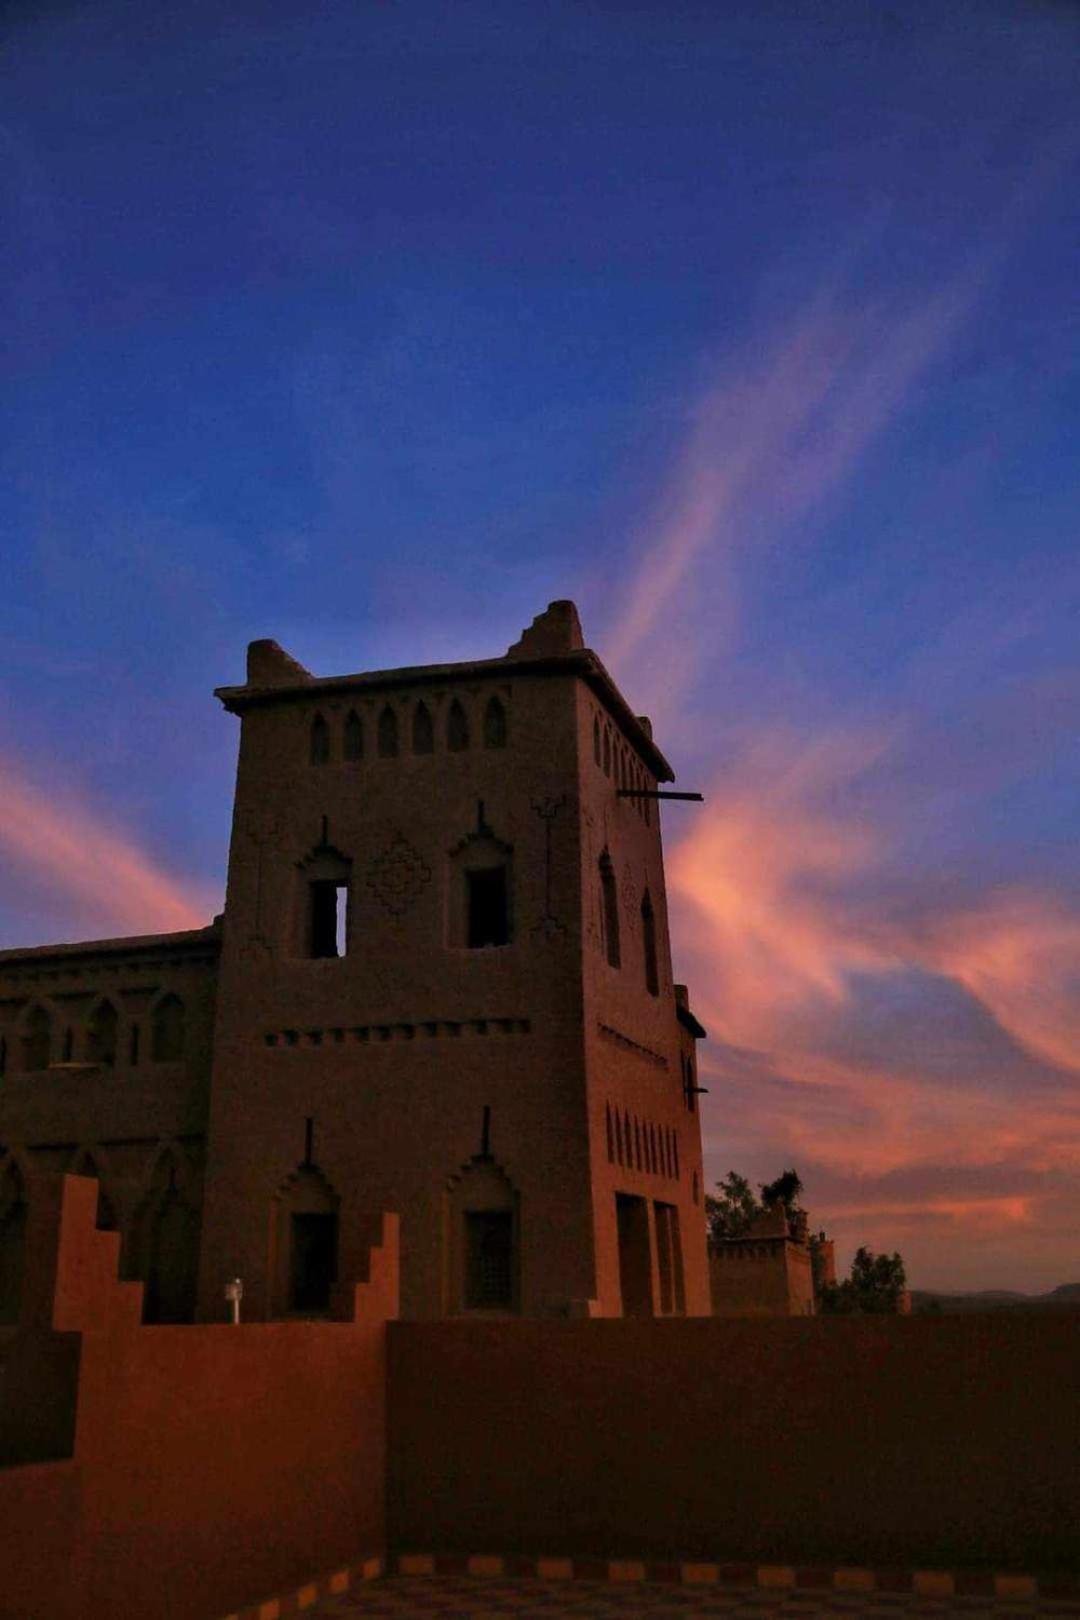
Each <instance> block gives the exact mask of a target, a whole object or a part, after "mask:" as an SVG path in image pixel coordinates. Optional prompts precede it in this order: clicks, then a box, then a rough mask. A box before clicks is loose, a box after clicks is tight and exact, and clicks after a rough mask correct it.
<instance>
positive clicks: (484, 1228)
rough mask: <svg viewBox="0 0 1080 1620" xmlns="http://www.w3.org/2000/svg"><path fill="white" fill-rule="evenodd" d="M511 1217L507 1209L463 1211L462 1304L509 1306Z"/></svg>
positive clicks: (511, 1288) (485, 1307)
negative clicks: (463, 1276)
mask: <svg viewBox="0 0 1080 1620" xmlns="http://www.w3.org/2000/svg"><path fill="white" fill-rule="evenodd" d="M513 1254H514V1217H513V1212H512V1211H511V1210H508V1209H470V1210H467V1211H466V1213H465V1308H466V1310H470V1311H476V1310H511V1309H512V1308H513V1303H514V1277H513Z"/></svg>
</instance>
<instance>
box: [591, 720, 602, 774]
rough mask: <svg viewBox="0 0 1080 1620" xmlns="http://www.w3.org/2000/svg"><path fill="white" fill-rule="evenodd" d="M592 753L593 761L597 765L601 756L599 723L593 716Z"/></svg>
mask: <svg viewBox="0 0 1080 1620" xmlns="http://www.w3.org/2000/svg"><path fill="white" fill-rule="evenodd" d="M592 751H593V759H594V760H595V761H596V763H597V764H598V765H599V764H600V761H601V759H602V758H603V755H602V753H601V750H600V721H599V720H598V719H597V717H596V715H595V714H594V715H593V723H592Z"/></svg>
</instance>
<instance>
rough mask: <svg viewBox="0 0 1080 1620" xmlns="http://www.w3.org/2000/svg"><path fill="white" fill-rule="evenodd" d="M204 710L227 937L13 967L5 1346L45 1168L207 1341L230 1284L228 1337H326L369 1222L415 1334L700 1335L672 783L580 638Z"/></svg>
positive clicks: (10, 956)
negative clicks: (246, 1333) (93, 1194)
mask: <svg viewBox="0 0 1080 1620" xmlns="http://www.w3.org/2000/svg"><path fill="white" fill-rule="evenodd" d="M218 696H219V698H220V699H221V701H222V703H223V704H224V706H225V708H226V709H227V710H228V711H229V712H230V713H231V714H234V715H236V716H238V718H239V720H240V726H241V732H240V757H239V767H238V773H237V784H236V798H235V805H234V814H233V827H232V841H231V846H230V854H229V876H228V890H227V899H226V905H225V910H224V914H223V917H222V918H219V919H217V920H216V921H215V922H214V923H213V924H212V925H211V926H210V927H208V928H205V929H200V930H195V931H193V932H189V933H179V934H166V935H155V936H152V937H148V938H136V939H121V940H108V941H98V942H94V943H91V944H79V945H55V946H44V947H39V948H35V949H29V950H15V951H5V952H0V1144H2V1150H6V1152H4V1151H2V1150H0V1152H2V1156H0V1321H3V1320H8V1321H11V1320H13V1319H14V1317H15V1315H16V1313H17V1309H18V1296H19V1287H20V1282H19V1279H20V1275H21V1267H22V1264H23V1259H22V1233H23V1230H24V1228H25V1223H26V1212H27V1208H28V1205H29V1202H30V1201H31V1200H32V1198H33V1184H34V1178H35V1175H36V1173H37V1172H38V1171H40V1170H67V1169H73V1170H77V1171H80V1172H82V1173H87V1174H93V1175H96V1176H97V1177H98V1179H99V1181H100V1185H101V1194H100V1203H99V1224H100V1225H101V1226H104V1227H110V1228H114V1229H116V1230H118V1231H119V1232H120V1233H121V1235H122V1261H121V1263H122V1268H123V1272H124V1275H125V1276H127V1277H130V1278H139V1279H142V1280H143V1281H144V1282H145V1284H146V1291H145V1309H146V1315H147V1318H148V1319H149V1320H155V1321H183V1320H189V1319H191V1318H192V1317H193V1316H196V1315H198V1316H199V1317H201V1318H202V1319H205V1320H214V1319H219V1318H221V1317H222V1316H223V1315H224V1314H225V1304H224V1299H223V1289H224V1285H225V1283H226V1282H227V1281H228V1280H229V1279H231V1278H233V1277H239V1278H241V1279H242V1281H243V1285H244V1296H243V1309H244V1314H245V1316H246V1317H249V1318H256V1319H258V1318H271V1317H281V1316H290V1315H294V1316H295V1315H301V1316H303V1315H312V1316H317V1315H320V1314H328V1313H332V1312H333V1311H334V1310H335V1309H336V1301H337V1300H338V1298H339V1297H340V1295H341V1293H342V1290H343V1285H346V1284H348V1283H349V1282H351V1281H353V1280H354V1279H355V1278H356V1277H357V1276H358V1275H360V1274H361V1272H362V1269H363V1266H364V1264H365V1263H366V1256H367V1251H368V1246H369V1244H370V1243H371V1242H372V1240H373V1238H374V1237H375V1235H376V1232H377V1228H378V1221H379V1218H380V1217H381V1213H382V1211H384V1210H393V1211H397V1212H398V1213H399V1214H400V1216H401V1221H402V1277H401V1281H402V1312H403V1314H404V1315H405V1316H411V1317H438V1316H443V1315H457V1314H462V1313H485V1312H486V1313H491V1314H506V1313H519V1314H524V1315H530V1316H536V1315H546V1314H566V1313H571V1314H590V1315H592V1314H596V1315H603V1316H611V1315H619V1314H632V1315H651V1314H662V1315H675V1314H683V1313H690V1314H696V1315H703V1314H707V1313H708V1311H709V1267H708V1262H707V1260H706V1250H705V1236H704V1230H705V1228H704V1214H703V1209H702V1202H701V1200H702V1179H701V1135H700V1126H699V1120H698V1114H697V1107H696V1102H697V1078H696V1064H695V1055H694V1054H695V1042H696V1040H697V1039H698V1038H699V1037H700V1036H701V1035H702V1034H704V1031H703V1030H702V1029H701V1026H700V1025H699V1024H698V1023H697V1021H696V1020H695V1019H694V1017H693V1015H692V1013H691V1012H690V1009H689V1005H688V1002H687V998H686V993H685V990H683V989H681V987H677V986H675V985H674V984H673V982H672V974H671V953H670V945H669V939H668V915H667V901H666V895H665V887H664V866H663V854H662V850H661V841H660V826H659V814H658V806H657V804H656V802H655V798H653V797H650V795H655V793H656V791H657V788H658V784H659V783H662V782H665V781H670V780H671V779H672V771H671V767H670V766H669V765H668V762H667V760H666V759H665V758H664V756H663V754H662V753H661V752H660V750H659V748H658V747H657V745H656V744H655V742H654V741H653V738H652V732H651V728H650V726H649V722H648V721H647V720H645V719H643V718H641V717H638V716H635V715H634V714H633V713H632V712H631V711H630V709H629V708H628V706H627V704H626V702H625V700H624V699H623V697H622V696H621V694H620V693H619V691H618V689H617V688H616V686H615V684H614V682H613V681H612V679H611V677H610V676H609V675H608V673H607V671H606V670H605V669H604V666H603V665H602V663H601V662H600V660H599V659H598V658H597V656H596V654H595V653H593V652H590V651H589V650H587V649H586V648H585V646H584V643H583V640H582V635H581V629H580V625H579V623H578V617H577V612H576V610H575V608H574V606H573V604H572V603H569V602H556V603H553V604H552V605H551V606H550V607H549V608H548V610H547V612H545V613H543V614H541V615H539V616H538V618H537V619H536V620H535V621H534V623H533V625H532V626H531V628H530V629H529V630H527V631H526V632H525V633H524V634H523V635H522V637H521V638H520V640H519V641H517V642H516V643H515V644H514V645H513V646H512V647H511V648H510V649H509V651H508V652H507V654H506V655H505V656H503V657H500V658H491V659H485V660H481V661H477V662H470V663H459V664H445V665H434V666H432V665H424V666H419V667H415V668H408V669H399V670H389V671H378V672H375V673H368V674H358V675H348V676H341V677H333V678H330V679H316V678H314V677H313V676H312V675H310V674H309V673H308V671H307V670H305V669H303V668H302V667H301V666H300V665H299V664H297V663H296V662H295V661H294V660H293V659H291V658H290V657H289V656H288V655H287V654H286V653H284V652H283V651H282V650H281V648H280V647H278V646H277V644H276V643H274V642H268V641H257V642H253V643H252V645H251V647H250V648H249V652H248V668H247V680H246V682H245V684H244V685H242V686H233V687H226V688H222V689H221V690H220V691H219V693H218ZM757 1241H760V1242H761V1243H767V1242H771V1241H772V1240H771V1239H768V1238H765V1237H764V1236H763V1237H762V1238H761V1239H760V1240H757ZM779 1241H780V1247H781V1249H785V1246H790V1240H789V1239H785V1238H782V1237H781V1238H780V1240H779ZM794 1247H795V1248H798V1245H795V1246H794ZM784 1264H785V1265H787V1264H788V1262H787V1261H785V1262H784ZM795 1264H796V1262H795V1261H792V1262H791V1265H792V1267H794V1266H795ZM715 1275H716V1270H715V1265H714V1277H715ZM715 1286H716V1284H715V1282H714V1288H715Z"/></svg>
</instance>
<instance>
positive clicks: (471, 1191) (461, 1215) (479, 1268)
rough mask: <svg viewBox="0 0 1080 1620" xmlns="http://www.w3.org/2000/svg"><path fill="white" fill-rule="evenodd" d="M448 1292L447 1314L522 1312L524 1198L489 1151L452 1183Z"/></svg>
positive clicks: (446, 1249) (446, 1231)
mask: <svg viewBox="0 0 1080 1620" xmlns="http://www.w3.org/2000/svg"><path fill="white" fill-rule="evenodd" d="M444 1294H445V1309H446V1314H447V1315H448V1316H459V1315H463V1314H468V1315H476V1314H479V1315H490V1316H508V1315H517V1314H518V1313H519V1312H520V1310H521V1200H520V1197H519V1195H518V1193H517V1191H516V1189H515V1188H514V1186H513V1184H512V1182H511V1181H510V1178H509V1176H508V1175H507V1174H506V1172H505V1171H504V1170H503V1169H502V1168H501V1166H500V1165H498V1164H496V1163H495V1161H494V1159H491V1158H488V1157H487V1156H485V1155H479V1156H477V1157H476V1158H474V1159H473V1160H472V1161H471V1162H470V1163H469V1164H467V1165H465V1166H463V1168H462V1169H461V1170H460V1171H459V1172H458V1174H457V1175H456V1176H453V1177H452V1178H451V1180H450V1182H449V1183H448V1185H447V1189H446V1195H445V1220H444Z"/></svg>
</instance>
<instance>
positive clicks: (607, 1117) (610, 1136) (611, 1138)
mask: <svg viewBox="0 0 1080 1620" xmlns="http://www.w3.org/2000/svg"><path fill="white" fill-rule="evenodd" d="M604 1122H605V1124H606V1126H607V1156H608V1164H614V1163H615V1128H614V1126H613V1125H612V1122H611V1104H610V1103H605V1104H604Z"/></svg>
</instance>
